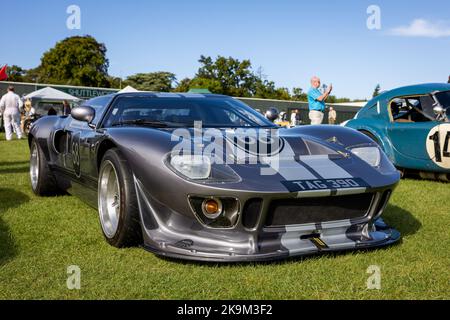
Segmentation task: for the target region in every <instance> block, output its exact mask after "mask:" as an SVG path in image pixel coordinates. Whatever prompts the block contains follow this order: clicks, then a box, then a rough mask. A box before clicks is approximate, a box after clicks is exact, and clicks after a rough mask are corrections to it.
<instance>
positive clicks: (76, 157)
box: [71, 133, 81, 177]
mask: <svg viewBox="0 0 450 320" xmlns="http://www.w3.org/2000/svg"><path fill="white" fill-rule="evenodd" d="M71 153H72V163H73V170H74V171H75V174H76V176H77V177H80V175H81V163H80V162H81V156H80V134H78V133H77V134H75V135H74V136H72V146H71Z"/></svg>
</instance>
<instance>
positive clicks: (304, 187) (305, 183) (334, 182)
mask: <svg viewBox="0 0 450 320" xmlns="http://www.w3.org/2000/svg"><path fill="white" fill-rule="evenodd" d="M282 183H283V185H284V186H285V187H286V188H287V189H288V190H289V191H290V192H301V191H321V190H338V189H351V188H368V187H369V185H368V183H367V182H365V181H364V180H363V179H360V178H351V179H317V180H298V181H283V182H282Z"/></svg>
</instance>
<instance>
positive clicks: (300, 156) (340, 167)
mask: <svg viewBox="0 0 450 320" xmlns="http://www.w3.org/2000/svg"><path fill="white" fill-rule="evenodd" d="M338 130H341V129H338ZM344 131H345V130H344ZM268 133H269V132H268ZM272 133H274V134H273V135H270V134H267V135H265V134H262V135H261V132H252V131H247V132H245V134H244V133H243V132H239V131H237V130H226V129H224V130H218V129H213V130H209V129H202V130H198V131H195V130H193V129H189V130H186V129H183V130H178V129H177V130H173V129H170V130H169V129H163V130H161V129H148V128H139V127H133V128H128V129H127V130H120V128H115V129H114V130H111V131H110V135H111V136H112V137H113V138H114V140H115V141H116V143H117V144H118V145H120V146H121V148H122V149H123V150H124V152H125V153H127V154H128V158H129V159H130V161H131V162H132V163H134V164H133V168H134V170H135V172H138V175H148V174H149V173H148V172H151V174H152V175H153V176H152V178H157V176H158V175H157V174H155V172H156V171H159V170H158V169H157V168H155V169H149V168H152V167H158V166H159V168H163V169H167V164H166V163H167V161H166V160H167V157H168V156H170V155H171V154H174V153H175V154H180V153H181V154H193V153H194V154H198V153H199V151H200V152H201V153H205V154H208V155H209V154H210V153H211V152H213V153H214V155H215V157H217V158H220V159H222V162H220V161H217V162H213V166H221V165H226V166H228V167H230V168H231V169H233V171H234V172H235V173H236V174H237V175H238V176H239V177H240V180H239V182H233V183H231V182H230V183H228V182H224V183H213V184H210V185H209V186H210V187H211V188H223V189H239V190H242V189H244V190H249V191H268V192H280V191H286V189H288V190H289V191H292V192H293V191H296V188H295V183H296V182H297V181H321V182H324V181H325V182H326V181H330V183H332V180H336V179H338V180H342V179H343V180H344V184H345V181H346V179H356V181H357V182H358V183H360V184H361V185H362V186H365V187H367V188H377V187H384V186H386V185H391V184H396V183H397V182H398V180H399V174H398V172H397V171H396V170H395V168H394V167H393V165H392V164H391V163H390V162H389V160H387V158H386V157H385V156H384V154H382V159H381V164H380V166H379V167H377V168H374V167H372V166H371V165H369V164H368V163H366V162H365V161H363V160H361V159H360V158H358V157H357V156H355V155H353V154H352V153H351V151H350V150H349V149H348V147H349V146H348V144H347V143H345V142H344V140H345V139H343V137H342V135H341V136H340V137H337V136H334V135H333V134H331V133H332V132H330V134H329V133H327V134H326V136H327V137H328V136H329V139H327V140H324V136H322V137H317V135H314V136H313V135H311V134H309V132H307V131H306V132H305V133H301V132H299V131H291V130H275V131H272ZM352 134H353V135H355V134H354V133H353V132H352ZM361 138H362V139H361V140H360V141H359V144H361V145H362V144H367V143H372V142H370V140H369V142H368V140H366V137H361ZM252 139H259V141H260V142H261V141H262V143H258V146H257V148H256V149H255V148H254V147H252V145H253V144H252V143H251V140H252ZM357 142H358V141H357V140H354V139H353V140H352V143H353V144H355V143H357ZM188 182H189V183H194V184H202V183H204V182H200V181H188ZM205 184H206V183H205ZM292 184H294V187H292ZM289 186H291V187H289Z"/></svg>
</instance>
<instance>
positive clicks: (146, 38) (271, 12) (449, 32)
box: [0, 0, 450, 99]
mask: <svg viewBox="0 0 450 320" xmlns="http://www.w3.org/2000/svg"><path fill="white" fill-rule="evenodd" d="M70 5H76V6H78V7H79V8H80V12H81V16H80V21H81V25H80V29H69V28H68V27H67V20H68V18H69V16H70V14H68V13H67V8H68V7H69V6H70ZM371 5H376V6H377V7H378V8H379V13H380V14H379V16H374V15H373V12H374V11H372V10H369V14H368V9H371V8H369V6H371ZM0 8H1V9H0V10H1V11H0V12H2V13H5V14H2V26H3V27H2V36H1V39H2V41H1V45H0V65H2V64H8V65H13V64H15V65H19V66H21V67H23V68H33V67H36V66H38V65H39V63H40V58H41V57H42V54H43V53H44V52H45V51H47V50H48V49H50V48H51V47H53V46H54V45H55V44H56V42H58V41H60V40H63V39H64V38H66V37H69V36H74V35H86V34H89V35H92V36H93V37H95V38H96V39H97V40H98V41H100V42H102V43H104V44H105V45H106V47H107V49H108V52H107V57H108V59H109V62H110V68H109V73H110V74H111V75H114V76H120V77H126V76H129V75H132V74H134V73H138V72H155V71H170V72H173V73H175V74H176V76H177V79H178V80H181V79H183V78H185V77H193V75H194V74H195V73H196V71H197V69H198V67H199V63H198V59H199V57H200V55H207V56H212V57H216V56H218V55H222V56H227V57H228V56H232V57H234V58H238V59H240V60H242V59H250V60H251V62H252V65H253V67H254V70H255V71H256V70H257V68H258V67H262V70H263V74H264V75H266V76H267V78H268V79H269V80H272V81H274V82H275V83H276V85H277V86H280V87H287V88H292V87H301V88H303V89H304V90H307V89H308V88H309V86H310V83H309V81H310V78H311V77H312V76H313V75H318V76H319V77H321V79H322V82H324V83H327V84H329V83H332V84H333V86H334V94H335V95H337V96H339V97H349V98H352V99H362V98H368V97H370V96H371V95H372V93H373V90H374V88H375V86H376V85H377V84H378V83H380V85H381V87H382V90H388V89H392V88H395V87H399V86H403V85H409V84H416V83H425V82H446V81H447V79H448V76H449V75H450V59H449V53H450V1H448V0H428V1H411V0H410V1H406V0H370V1H367V0H345V1H344V0H343V1H333V0H320V1H312V0H310V1H300V0H188V1H187V0H185V1H182V0H165V1H154V0H127V1H115V0H95V1H88V0H71V1H66V0H40V1H35V0H34V1H33V0H14V1H5V2H3V3H2V4H1V6H0ZM373 17H375V18H376V17H379V18H380V19H375V20H373V19H372V18H373ZM368 20H369V22H371V24H370V25H371V26H372V27H371V28H368V25H367V22H368ZM378 21H379V22H380V24H379V25H377V24H376V22H378ZM374 23H375V24H374ZM373 26H379V28H376V29H373Z"/></svg>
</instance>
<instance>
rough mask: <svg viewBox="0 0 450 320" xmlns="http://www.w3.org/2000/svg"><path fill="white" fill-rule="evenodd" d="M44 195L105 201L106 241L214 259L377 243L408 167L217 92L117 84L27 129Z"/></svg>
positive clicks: (99, 204)
mask: <svg viewBox="0 0 450 320" xmlns="http://www.w3.org/2000/svg"><path fill="white" fill-rule="evenodd" d="M29 146H30V154H31V156H30V177H31V186H32V189H33V191H34V193H36V194H37V195H40V196H51V195H55V194H60V193H69V194H73V195H76V196H78V197H79V198H81V199H82V200H84V201H86V202H87V203H88V204H90V205H92V206H93V207H94V208H96V209H97V210H98V214H99V221H100V226H101V230H102V233H103V235H104V237H105V239H106V241H107V242H108V243H109V244H111V245H112V246H115V247H118V248H121V247H129V246H135V245H142V246H143V247H144V248H145V249H147V250H149V251H151V252H153V253H156V254H158V255H162V256H166V257H171V258H180V259H190V260H200V261H218V262H237V261H266V260H275V259H282V258H287V257H292V256H299V255H305V254H313V253H319V252H330V251H341V250H354V249H362V248H373V247H382V246H386V245H390V244H393V243H395V242H397V241H398V240H399V239H400V234H399V232H398V231H396V230H395V229H393V228H390V227H389V226H388V225H387V224H386V223H384V221H383V220H382V218H381V215H382V213H383V211H384V210H385V208H386V205H387V204H388V201H389V199H390V197H391V194H392V192H393V191H394V189H395V187H396V186H397V184H398V182H399V180H400V175H399V172H398V171H397V170H396V169H395V167H394V166H393V165H392V164H391V163H390V161H389V160H388V159H387V157H386V156H385V155H384V154H383V152H382V151H381V150H380V148H379V147H378V145H377V144H376V143H374V142H373V141H372V140H371V139H369V138H368V137H367V136H365V135H363V134H361V133H359V132H356V131H354V130H352V129H348V128H344V127H336V126H323V127H321V126H316V127H306V126H305V127H301V128H294V129H289V130H288V129H283V128H280V127H278V126H276V125H274V124H273V123H271V122H270V121H268V120H267V119H266V118H265V117H264V116H262V115H261V114H259V113H258V112H256V111H255V110H253V109H252V108H250V107H249V106H247V105H245V104H244V103H242V102H240V101H239V100H237V99H234V98H231V97H227V96H222V95H214V94H192V93H189V94H175V93H149V92H136V93H121V94H120V93H119V94H114V95H109V96H104V97H97V98H94V99H92V100H89V101H87V102H85V104H83V105H82V106H80V107H77V108H74V109H73V110H72V114H71V116H68V117H64V116H59V117H43V118H41V119H39V120H38V121H37V122H35V123H34V124H33V126H32V128H31V131H30V134H29Z"/></svg>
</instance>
